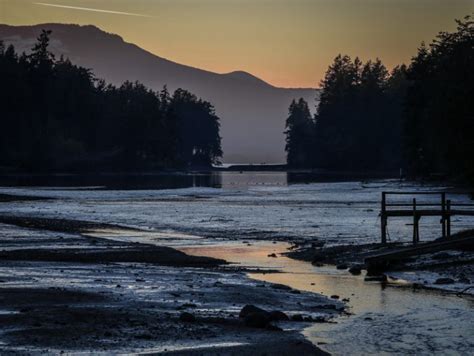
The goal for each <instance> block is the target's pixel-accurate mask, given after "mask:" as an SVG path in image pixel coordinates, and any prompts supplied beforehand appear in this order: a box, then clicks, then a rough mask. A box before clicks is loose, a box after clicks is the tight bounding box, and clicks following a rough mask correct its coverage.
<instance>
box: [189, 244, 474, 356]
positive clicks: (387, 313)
mask: <svg viewBox="0 0 474 356" xmlns="http://www.w3.org/2000/svg"><path fill="white" fill-rule="evenodd" d="M287 248H288V245H286V244H284V243H277V244H272V243H258V244H254V245H251V246H244V247H242V246H229V245H228V244H227V245H225V246H217V245H216V246H207V247H197V248H196V247H189V248H183V249H182V250H184V251H186V252H187V253H191V254H198V255H206V256H212V257H219V258H224V259H226V260H228V261H232V262H236V263H238V264H239V265H244V266H253V267H260V268H268V269H278V270H279V271H280V273H250V274H249V276H250V277H251V278H254V279H258V280H262V281H266V282H272V283H280V284H285V285H288V286H290V287H292V288H294V289H299V290H304V291H311V292H315V293H321V294H324V295H326V296H332V295H337V296H339V298H340V299H342V298H348V299H349V300H350V301H349V302H348V303H347V306H348V312H349V313H351V314H352V315H344V316H340V317H338V318H336V319H335V320H334V323H317V324H314V325H312V326H310V327H308V328H306V329H305V330H304V335H305V336H306V337H307V338H308V339H309V340H310V341H311V342H313V343H314V344H316V345H317V346H318V347H320V348H322V349H323V350H326V351H328V352H330V353H331V354H333V355H368V354H372V355H375V354H376V355H384V354H387V355H388V354H403V355H415V354H416V355H433V354H443V355H472V353H473V350H474V322H473V320H474V299H473V298H472V297H469V296H467V297H462V298H460V297H458V296H456V295H453V294H448V293H446V292H440V291H433V290H426V289H419V288H413V286H411V285H410V284H408V283H405V282H403V281H396V282H395V281H393V282H392V283H388V284H381V283H379V282H365V281H364V276H363V275H361V276H352V275H351V274H349V273H348V272H347V271H340V270H337V269H336V268H335V267H332V266H326V267H315V266H312V265H311V264H309V263H306V262H301V261H296V260H292V259H289V258H287V257H284V256H281V255H278V254H279V253H282V252H285V251H286V250H287ZM270 253H276V254H277V255H278V257H277V258H272V257H268V254H270Z"/></svg>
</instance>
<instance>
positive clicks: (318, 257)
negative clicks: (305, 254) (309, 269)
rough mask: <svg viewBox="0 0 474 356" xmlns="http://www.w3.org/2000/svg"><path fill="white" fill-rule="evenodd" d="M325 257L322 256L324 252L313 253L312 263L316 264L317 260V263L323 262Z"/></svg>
mask: <svg viewBox="0 0 474 356" xmlns="http://www.w3.org/2000/svg"><path fill="white" fill-rule="evenodd" d="M325 258H326V257H325V256H324V254H322V253H315V254H314V255H313V261H312V264H316V263H318V262H319V263H321V262H324V260H325Z"/></svg>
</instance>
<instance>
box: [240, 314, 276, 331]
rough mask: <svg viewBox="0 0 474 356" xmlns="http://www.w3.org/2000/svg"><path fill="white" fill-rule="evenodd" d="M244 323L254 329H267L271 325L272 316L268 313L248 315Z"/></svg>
mask: <svg viewBox="0 0 474 356" xmlns="http://www.w3.org/2000/svg"><path fill="white" fill-rule="evenodd" d="M244 323H245V325H246V326H250V327H252V328H265V327H267V326H268V324H269V323H270V314H269V313H268V312H266V311H264V312H255V313H250V314H247V316H245V318H244Z"/></svg>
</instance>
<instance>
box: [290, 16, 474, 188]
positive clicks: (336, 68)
mask: <svg viewBox="0 0 474 356" xmlns="http://www.w3.org/2000/svg"><path fill="white" fill-rule="evenodd" d="M473 98H474V21H473V19H472V17H469V16H468V17H466V18H465V19H464V20H462V21H457V30H456V31H455V32H452V33H449V32H441V33H439V35H438V36H437V37H436V38H435V39H434V40H433V41H432V43H431V44H430V45H429V46H426V45H425V44H422V45H421V46H420V48H419V49H418V53H416V54H415V55H414V57H413V58H412V61H411V63H410V64H409V65H408V66H405V65H400V66H397V67H396V68H394V69H393V70H392V71H391V72H389V71H388V70H387V69H386V68H385V66H384V65H383V63H382V62H381V61H380V60H378V59H377V60H375V61H368V62H366V63H362V62H361V61H360V60H359V59H358V58H355V59H354V60H352V59H351V58H350V57H349V56H343V55H339V56H337V57H336V58H335V60H334V62H333V63H332V64H331V65H330V66H329V68H328V71H327V73H326V76H325V78H324V80H323V81H322V83H321V95H320V101H319V104H318V109H317V113H316V115H315V116H313V115H311V113H310V112H309V110H308V104H307V103H306V101H305V100H303V99H301V100H299V101H298V102H296V101H294V102H293V103H292V104H291V106H290V115H289V117H288V119H287V124H286V127H287V130H286V134H287V145H286V150H287V160H288V164H289V165H290V166H293V167H318V168H329V169H339V170H341V169H342V170H353V171H354V170H357V171H361V170H363V171H369V170H372V171H380V170H396V171H398V168H403V170H404V172H405V173H406V174H407V175H409V176H411V177H427V176H432V175H436V176H437V177H439V176H440V175H443V176H446V177H453V178H457V179H461V180H469V181H470V182H471V183H472V184H473V185H474V99H473Z"/></svg>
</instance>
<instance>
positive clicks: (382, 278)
mask: <svg viewBox="0 0 474 356" xmlns="http://www.w3.org/2000/svg"><path fill="white" fill-rule="evenodd" d="M364 281H366V282H387V276H386V275H384V274H380V275H377V276H365V278H364Z"/></svg>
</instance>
